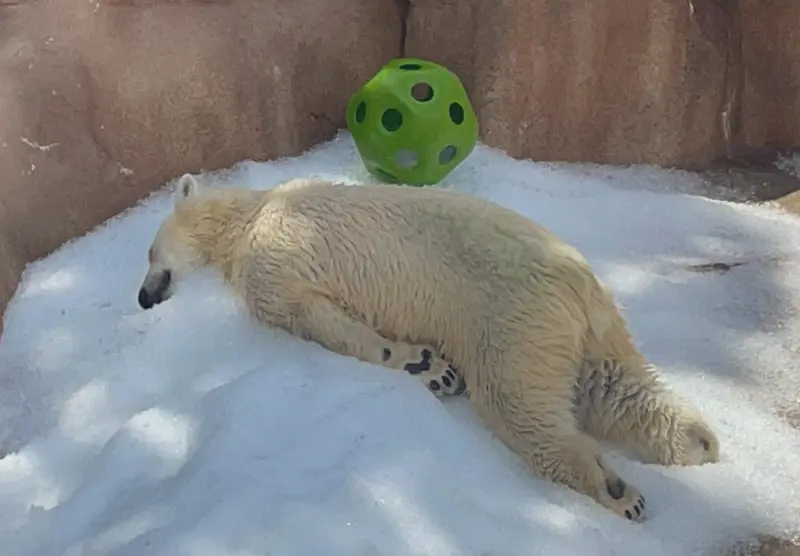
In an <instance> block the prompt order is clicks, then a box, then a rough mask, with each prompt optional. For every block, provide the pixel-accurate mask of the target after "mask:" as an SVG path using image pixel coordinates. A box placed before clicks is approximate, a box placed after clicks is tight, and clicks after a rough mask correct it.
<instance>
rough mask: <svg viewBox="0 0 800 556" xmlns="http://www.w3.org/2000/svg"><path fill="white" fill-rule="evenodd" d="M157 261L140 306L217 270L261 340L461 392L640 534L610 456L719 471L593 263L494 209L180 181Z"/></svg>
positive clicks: (527, 451) (704, 436)
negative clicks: (605, 450) (305, 345)
mask: <svg viewBox="0 0 800 556" xmlns="http://www.w3.org/2000/svg"><path fill="white" fill-rule="evenodd" d="M148 258H149V268H148V270H147V274H146V276H145V278H144V282H143V284H142V287H141V289H140V291H139V303H140V305H141V306H142V307H143V308H145V309H147V308H149V307H152V306H153V305H154V304H156V303H160V302H162V301H164V300H166V299H168V298H169V297H170V296H171V295H173V293H174V291H175V287H176V285H177V284H179V283H180V281H181V279H182V278H183V277H185V276H186V275H187V274H188V273H191V272H192V271H194V270H196V269H199V268H201V267H206V266H212V267H215V268H216V269H218V270H219V271H220V272H221V275H222V277H223V279H224V280H225V282H226V283H228V284H229V285H230V286H231V287H232V289H233V291H234V292H236V293H237V294H238V295H240V296H241V297H242V298H243V299H244V301H245V303H246V305H247V307H248V308H249V310H250V311H251V313H252V314H253V316H254V317H255V319H256V320H257V321H258V322H260V323H262V324H265V325H267V326H272V327H280V328H283V329H285V330H287V331H288V332H290V333H292V334H294V335H296V336H298V337H301V338H304V339H307V340H310V341H314V342H317V343H319V344H320V345H322V346H324V347H326V348H327V349H329V350H331V351H334V352H337V353H339V354H342V355H346V356H352V357H355V358H358V359H360V360H363V361H367V362H371V363H375V364H379V365H382V366H385V367H388V368H391V369H397V370H405V371H407V372H412V373H416V375H417V376H419V377H421V378H422V379H423V380H424V381H425V382H426V384H427V386H428V388H429V389H430V390H431V391H433V392H434V394H436V395H441V394H458V393H460V391H461V390H463V389H464V388H466V393H465V396H466V397H467V398H468V399H469V403H470V404H471V405H472V406H473V407H474V409H475V411H476V412H477V414H478V415H479V416H480V417H481V418H482V419H483V421H484V422H485V423H486V425H487V426H488V428H489V429H490V430H491V431H492V432H493V433H494V434H495V435H496V436H497V437H498V438H499V439H500V440H501V441H502V442H503V443H504V444H505V445H506V446H508V447H509V449H510V450H511V451H512V452H514V453H515V454H516V455H517V456H519V457H520V458H521V460H522V461H523V462H524V463H525V464H526V465H527V466H528V468H529V469H530V470H531V471H532V472H533V473H534V474H535V475H538V476H539V477H541V478H545V479H548V480H550V481H553V482H554V483H557V484H561V485H565V486H567V487H570V488H572V489H574V490H575V491H577V492H579V493H582V494H585V495H587V496H589V497H591V498H592V499H594V500H595V501H597V502H598V503H599V504H601V505H602V506H604V507H605V508H608V509H610V510H611V511H613V512H615V513H617V514H618V515H620V516H624V517H625V518H627V519H629V520H632V521H635V522H640V521H643V520H644V519H645V499H644V497H643V496H642V495H641V493H640V492H639V491H638V490H637V489H636V488H635V487H634V486H632V485H631V484H628V483H627V482H626V481H624V480H623V479H622V478H620V477H619V476H618V475H617V473H616V472H615V471H614V470H613V469H612V468H611V466H610V465H609V464H608V462H607V461H606V460H605V459H604V458H603V457H602V456H601V449H600V444H601V443H602V442H607V443H610V444H612V445H613V446H615V447H617V448H618V449H621V450H623V451H625V452H627V453H629V454H630V455H632V456H634V457H636V458H638V459H639V460H641V461H644V462H648V463H659V464H662V465H700V464H704V463H710V462H716V461H718V460H719V442H718V439H717V437H716V435H715V433H714V432H713V431H712V430H711V428H710V427H709V425H708V424H707V423H706V422H705V421H704V420H703V418H702V416H701V415H700V414H699V412H698V411H697V410H696V409H694V408H693V407H692V406H690V405H689V404H688V403H687V402H686V401H684V400H682V399H681V398H679V397H678V395H677V394H676V393H674V392H672V391H670V390H668V389H667V387H666V386H665V385H664V384H662V382H661V381H660V380H659V378H658V377H657V375H656V373H655V371H654V369H653V368H652V366H651V365H649V364H648V363H647V362H646V360H645V358H644V356H643V355H642V354H641V353H640V352H639V351H638V349H637V347H636V346H635V344H634V342H633V339H632V337H631V335H630V333H629V331H628V329H627V325H626V323H625V321H624V319H623V317H622V315H621V314H620V312H619V311H618V308H617V306H616V304H615V302H614V300H613V298H612V295H611V294H610V292H609V291H608V290H607V289H606V288H605V286H604V285H603V284H602V283H601V282H600V280H599V279H598V278H597V277H596V275H595V274H594V273H593V271H592V269H591V268H590V266H589V264H588V262H587V261H586V260H585V259H584V257H583V256H582V255H581V254H580V253H579V252H578V251H577V250H576V249H575V248H573V247H572V246H570V245H568V244H566V243H564V242H563V241H561V240H559V239H558V238H557V237H556V236H555V235H554V234H552V233H551V232H549V231H548V230H546V229H544V228H543V227H541V226H539V225H538V224H536V223H534V222H533V221H531V220H530V219H527V218H525V217H523V216H522V215H520V214H518V213H517V212H515V211H512V210H510V209H506V208H503V207H501V206H499V205H496V204H494V203H491V202H489V201H486V200H482V199H480V198H477V197H473V196H468V195H464V194H459V193H455V192H453V191H450V190H445V189H441V188H408V187H398V186H394V185H385V184H379V185H360V186H350V185H344V184H338V183H332V182H327V181H322V180H310V179H309V180H306V179H296V180H291V181H289V182H286V183H284V184H282V185H279V186H276V187H274V188H272V189H270V190H267V191H258V190H249V189H241V188H222V187H221V188H201V186H200V185H199V184H198V183H197V181H196V180H195V178H194V177H192V176H191V175H190V174H186V175H184V176H182V177H181V178H180V180H179V182H178V186H177V191H176V194H175V205H174V210H173V211H172V213H171V214H170V215H169V216H168V217H167V218H166V219H165V220H164V221H163V223H162V224H161V226H160V228H159V230H158V231H157V233H156V235H155V239H154V240H153V243H152V245H151V247H150V250H149V255H148ZM415 364H416V366H415ZM445 379H448V381H447V383H445V382H444V381H445Z"/></svg>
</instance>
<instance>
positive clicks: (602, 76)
mask: <svg viewBox="0 0 800 556" xmlns="http://www.w3.org/2000/svg"><path fill="white" fill-rule="evenodd" d="M798 21H800V2H797V1H796V0H776V1H773V2H762V1H759V0H743V1H741V2H728V1H727V0H688V1H679V2H676V1H674V0H592V1H588V0H558V1H555V0H533V1H532V0H503V1H490V0H464V1H459V2H455V1H451V0H415V1H414V2H413V3H412V5H411V8H410V11H409V18H408V24H407V27H408V33H407V38H406V43H405V44H406V54H407V55H410V56H426V57H429V58H432V59H433V60H435V61H437V62H440V63H443V64H445V65H447V66H449V67H451V68H452V69H454V70H455V71H456V73H458V75H459V76H460V77H461V78H462V80H463V81H464V83H465V86H466V87H467V90H468V92H469V94H470V98H471V99H472V101H473V104H474V107H475V109H476V113H477V114H478V116H479V120H480V123H481V137H482V139H484V140H485V141H486V142H487V143H488V144H490V145H492V146H495V147H499V148H501V149H504V150H505V151H507V152H508V153H509V154H511V155H512V156H517V157H525V158H533V159H535V160H566V161H591V162H604V163H612V164H635V163H647V164H658V165H665V166H678V167H682V168H686V169H705V168H707V167H708V166H709V165H710V164H711V163H712V162H714V161H715V160H718V159H721V158H723V157H733V158H735V157H738V156H741V155H750V154H752V153H753V152H754V151H755V152H761V151H763V150H764V149H768V150H775V149H778V150H784V149H791V148H800V26H798V25H797V22H798Z"/></svg>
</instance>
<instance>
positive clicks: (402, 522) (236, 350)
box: [0, 132, 800, 556]
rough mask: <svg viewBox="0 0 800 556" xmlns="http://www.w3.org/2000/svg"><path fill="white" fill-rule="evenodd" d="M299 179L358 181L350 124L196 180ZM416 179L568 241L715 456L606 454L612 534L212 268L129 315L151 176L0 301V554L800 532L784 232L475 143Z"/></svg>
mask: <svg viewBox="0 0 800 556" xmlns="http://www.w3.org/2000/svg"><path fill="white" fill-rule="evenodd" d="M299 176H309V177H322V178H329V179H336V180H343V181H346V182H347V183H350V184H353V185H355V186H357V185H358V184H360V183H366V182H370V181H373V179H372V178H371V177H370V176H369V175H368V174H367V173H366V171H365V170H364V169H363V166H362V165H361V163H360V162H359V160H358V157H357V154H356V151H355V149H354V146H353V143H352V140H351V138H350V136H349V134H347V133H346V132H342V133H340V134H339V135H338V136H337V137H336V138H335V139H334V140H333V141H331V142H329V143H326V144H324V145H320V146H318V147H317V148H315V149H313V150H312V151H309V152H308V153H305V154H304V155H302V156H299V157H296V158H291V159H283V160H279V161H274V162H269V163H254V162H243V163H241V164H238V165H236V166H235V167H233V168H232V169H230V170H228V171H226V172H219V173H215V174H210V173H207V174H203V175H202V176H201V181H204V182H206V183H207V184H210V185H213V184H229V185H237V184H238V185H239V186H242V187H251V188H258V189H266V188H269V187H272V186H274V185H276V184H278V183H280V182H281V181H285V180H287V179H290V178H294V177H299ZM170 185H171V184H170ZM437 187H445V188H452V189H455V190H459V191H462V192H466V193H469V194H472V195H476V196H479V197H485V198H488V199H491V200H493V201H495V202H498V203H500V204H502V205H505V206H508V207H510V208H512V209H515V210H517V211H519V212H521V213H522V214H524V215H526V216H528V217H530V218H532V219H534V220H537V221H538V222H540V223H542V224H544V225H545V226H547V227H549V228H550V229H551V230H553V231H555V232H556V233H557V234H559V235H560V236H561V237H562V238H564V239H565V240H567V241H569V242H571V243H572V244H574V245H575V246H576V247H578V248H579V249H580V250H582V252H583V253H584V254H585V255H586V257H587V258H588V259H589V261H590V262H591V263H592V265H593V266H594V268H595V270H596V271H597V273H598V274H599V275H600V276H601V278H602V279H603V280H604V281H606V282H607V284H608V285H609V286H610V287H611V288H612V290H613V291H614V293H615V295H616V297H617V299H618V301H619V303H620V305H621V306H622V307H623V311H624V314H625V315H626V317H627V318H628V321H629V324H630V327H631V330H632V331H633V333H634V335H635V337H636V340H637V342H638V343H639V346H640V347H641V349H642V351H643V352H644V353H645V354H646V355H647V356H648V357H649V358H650V359H651V360H652V361H653V362H654V363H655V364H657V365H658V366H659V367H660V368H661V370H662V372H663V373H664V376H665V379H666V380H667V381H668V382H669V383H670V385H672V386H673V387H674V388H675V389H676V390H678V391H680V392H682V393H683V394H684V395H686V396H687V397H688V398H689V399H691V400H692V401H693V402H694V403H696V404H697V405H698V406H699V407H700V408H701V410H702V411H703V412H704V413H705V414H706V415H707V417H708V419H709V421H710V422H711V424H712V426H713V427H715V429H716V430H717V431H718V432H719V436H720V439H721V442H722V452H723V456H722V461H721V462H720V463H718V464H714V465H706V466H702V467H688V468H665V467H661V466H657V465H642V464H640V463H637V462H633V461H629V460H626V459H624V458H622V457H618V456H613V455H612V457H611V459H612V461H613V462H614V464H615V465H616V468H617V471H618V472H619V473H620V474H621V475H622V476H623V477H625V478H626V479H627V480H628V481H629V482H631V483H632V484H634V485H636V486H637V487H638V488H639V489H640V490H641V491H642V492H643V493H644V495H645V496H646V498H647V501H648V508H649V509H648V515H649V519H648V521H646V522H645V523H643V524H634V523H630V522H627V521H625V520H623V519H621V518H619V517H617V516H616V515H614V514H612V513H611V512H609V511H607V510H605V509H603V508H602V507H600V506H599V505H597V504H596V503H594V502H592V501H591V500H589V499H588V498H586V497H584V496H581V495H578V494H576V493H574V492H572V491H570V490H568V489H566V488H563V487H559V486H556V485H553V484H552V483H549V482H547V481H544V480H541V479H537V478H535V477H533V476H532V475H531V474H530V473H528V472H527V471H526V470H525V468H524V467H523V466H522V464H521V463H520V462H519V461H518V460H517V459H516V458H515V457H514V456H513V455H512V454H511V453H510V452H509V451H508V450H507V449H506V448H505V447H504V446H503V445H502V444H500V443H499V441H497V440H495V439H494V438H493V437H491V436H490V434H489V433H488V432H487V429H486V428H485V427H484V425H483V424H482V423H481V422H480V421H479V420H478V419H477V417H475V416H474V414H473V412H472V410H471V408H470V407H469V405H468V402H467V401H466V400H465V399H463V398H462V399H444V400H439V399H436V398H434V397H433V396H432V395H430V394H429V393H428V392H427V391H426V390H425V389H424V387H423V386H422V385H421V384H420V383H418V382H417V381H416V380H415V379H413V378H411V377H409V376H407V375H404V374H403V373H394V372H390V371H387V370H385V369H383V368H381V367H378V366H373V365H369V364H366V363H362V362H358V361H356V360H354V359H352V358H347V357H342V356H339V355H336V354H333V353H331V352H328V351H326V350H324V349H323V348H321V347H320V346H318V345H316V344H312V343H309V342H304V341H302V340H299V339H297V338H293V337H291V336H289V335H288V334H286V333H284V332H282V331H278V330H272V329H267V328H265V327H259V326H258V325H256V324H255V323H254V322H253V321H252V320H251V319H249V318H248V316H247V314H246V312H245V310H244V308H243V306H242V304H241V303H240V301H239V300H237V299H235V298H234V297H233V296H232V295H231V294H230V293H228V292H227V291H226V289H225V288H224V287H223V285H222V284H221V282H220V280H219V277H218V276H217V275H216V274H214V273H213V272H211V271H207V272H201V273H199V274H198V275H197V276H195V277H194V278H193V279H192V280H190V281H189V282H187V283H186V284H185V285H184V287H182V288H180V290H179V292H178V294H177V295H176V296H175V297H174V298H172V299H171V300H169V301H168V302H165V303H163V304H162V305H159V306H157V307H156V308H154V309H152V310H150V311H142V310H140V309H139V307H138V305H137V302H136V295H137V291H138V288H139V286H140V282H141V279H142V278H143V276H144V273H145V271H146V252H147V249H148V247H149V245H150V242H151V240H152V237H153V235H154V233H155V231H156V229H157V227H158V225H159V223H160V221H161V219H162V218H163V217H164V216H165V215H166V214H167V213H168V211H169V210H170V209H171V206H172V205H171V203H172V200H171V197H170V195H171V190H170V189H169V188H166V187H165V188H163V189H161V190H160V191H159V192H157V193H156V194H154V195H152V196H151V197H149V198H148V199H146V200H145V201H144V202H142V203H141V204H140V205H138V206H136V207H134V208H133V209H131V210H129V211H127V212H126V213H124V214H122V215H119V216H118V217H116V218H114V219H112V220H110V221H109V222H107V223H106V224H104V225H103V226H101V227H99V228H97V229H96V230H95V231H93V232H91V233H90V234H88V235H86V236H84V237H82V238H79V239H76V240H74V241H72V242H70V243H69V244H67V245H65V246H63V247H62V248H61V249H60V250H58V251H57V252H55V253H53V254H52V255H50V256H49V257H47V258H46V259H44V260H40V261H38V262H36V263H34V264H31V265H30V266H29V267H28V269H27V271H26V273H25V276H24V278H23V282H22V284H21V285H20V287H19V289H18V291H17V293H16V296H15V298H14V299H13V301H12V303H11V305H10V306H9V308H8V311H7V313H6V316H5V333H4V335H3V337H2V341H1V343H0V422H2V427H0V455H4V457H3V459H2V460H0V547H2V549H0V552H2V554H3V555H8V556H33V555H36V556H62V555H63V556H89V555H118V556H122V555H131V556H133V555H136V556H139V555H148V556H162V555H163V556H167V555H169V556H234V555H235V556H255V555H259V556H265V555H268V554H271V555H279V556H295V555H297V556H378V555H380V556H411V555H426V556H427V555H430V556H434V555H435V556H444V555H459V556H461V555H465V556H467V555H468V556H472V555H474V556H527V555H542V556H545V555H546V556H567V555H574V556H594V555H597V556H604V555H617V554H646V555H648V556H659V555H665V556H685V555H689V554H691V555H694V556H703V555H721V554H723V553H724V552H725V550H727V549H728V548H729V547H730V546H732V545H733V544H734V543H736V542H737V541H742V540H747V539H750V538H752V537H753V536H754V535H756V534H757V533H767V534H775V535H779V536H787V535H791V534H794V533H797V532H798V531H800V432H799V431H798V430H796V429H794V428H792V427H791V426H790V425H789V424H788V420H789V419H788V418H787V415H790V414H791V412H792V411H793V410H794V411H796V410H797V408H799V407H800V400H798V398H799V397H800V358H798V357H797V351H798V349H800V315H799V314H798V300H800V280H798V276H800V220H798V219H797V218H795V217H793V216H790V215H787V214H783V213H780V212H778V211H777V209H772V208H768V207H759V206H753V205H743V204H738V205H737V204H732V203H725V202H719V201H713V200H709V199H707V198H703V197H701V196H698V195H694V194H692V193H693V191H696V190H697V184H696V182H695V179H694V178H693V177H692V176H690V175H688V174H684V173H681V172H676V171H666V170H658V169H653V168H646V167H634V168H611V167H604V166H594V165H574V164H543V163H532V162H524V161H515V160H513V159H511V158H509V157H507V156H505V155H504V154H502V153H501V152H498V151H496V150H492V149H489V148H487V147H485V146H483V145H479V146H478V147H477V148H476V150H475V151H474V152H473V153H472V155H470V157H469V158H468V159H467V160H466V161H465V162H464V163H463V164H462V165H461V166H459V167H458V168H457V169H456V170H455V171H454V172H453V173H452V174H451V175H450V176H448V177H447V178H446V180H445V181H444V182H443V183H442V184H441V185H439V186H437ZM42 225H46V223H42ZM720 263H721V264H720ZM793 408H794V409H793Z"/></svg>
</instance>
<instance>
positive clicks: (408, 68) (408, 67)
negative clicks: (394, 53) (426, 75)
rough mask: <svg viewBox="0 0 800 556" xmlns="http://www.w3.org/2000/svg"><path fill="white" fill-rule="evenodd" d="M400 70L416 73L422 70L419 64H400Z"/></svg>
mask: <svg viewBox="0 0 800 556" xmlns="http://www.w3.org/2000/svg"><path fill="white" fill-rule="evenodd" d="M400 69H402V70H406V71H416V70H418V69H422V66H420V65H419V64H402V65H401V66H400Z"/></svg>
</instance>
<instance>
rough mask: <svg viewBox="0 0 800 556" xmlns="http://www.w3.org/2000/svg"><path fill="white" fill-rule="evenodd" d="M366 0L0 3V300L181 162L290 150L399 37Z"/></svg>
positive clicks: (315, 136)
mask: <svg viewBox="0 0 800 556" xmlns="http://www.w3.org/2000/svg"><path fill="white" fill-rule="evenodd" d="M400 17H401V10H400V8H399V7H398V5H397V4H395V3H394V2H380V1H376V0H325V1H324V2H320V1H318V0H293V1H292V2H284V1H281V0H229V1H225V0H217V1H213V0H208V1H181V2H178V1H168V0H164V1H158V0H127V1H126V0H102V1H96V2H89V1H87V0H31V1H25V0H17V1H15V0H0V176H2V179H1V180H0V309H2V308H4V307H5V304H6V302H7V301H8V299H9V298H10V296H11V295H12V294H13V291H14V288H15V287H16V284H17V280H18V277H19V275H20V272H21V270H22V268H23V266H24V264H25V263H27V262H28V261H30V260H34V259H36V258H39V257H41V256H43V255H45V254H47V253H48V252H49V251H50V250H52V249H54V248H56V247H57V246H58V245H59V244H61V243H62V242H63V241H65V240H67V239H69V238H71V237H73V236H75V235H79V234H82V233H84V232H86V231H87V230H89V229H90V228H91V227H93V226H95V225H96V224H98V223H100V222H101V221H102V220H104V219H105V218H108V217H110V216H112V215H114V214H117V213H119V212H120V211H122V210H123V209H125V208H126V207H128V206H130V205H131V204H133V203H134V202H135V201H136V200H137V199H139V198H141V197H143V196H144V195H145V194H147V193H148V192H150V191H151V190H152V189H153V188H154V187H156V186H158V185H159V184H161V183H163V182H165V181H167V180H169V179H171V178H173V177H176V176H177V175H179V174H180V173H182V172H185V171H200V170H202V169H215V168H220V167H226V166H230V165H231V164H233V163H234V162H236V161H238V160H242V159H266V158H273V157H278V156H288V155H296V154H298V153H300V152H301V151H303V150H304V149H306V148H308V147H309V146H311V145H312V144H314V143H316V142H318V141H320V140H323V139H327V138H329V137H331V136H332V135H333V133H335V130H336V129H337V128H339V127H342V126H343V121H344V117H343V114H344V106H345V104H346V102H347V99H348V98H349V96H350V95H351V94H352V92H353V91H354V90H356V88H358V87H359V86H360V85H361V84H362V83H363V82H364V81H366V80H367V79H368V78H369V77H370V76H371V75H372V74H373V73H374V72H375V71H377V69H378V68H379V67H380V66H381V65H382V64H383V63H385V62H386V61H387V60H388V59H390V58H392V57H394V56H397V55H398V54H399V52H400V43H401V29H402V25H401V19H400Z"/></svg>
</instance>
